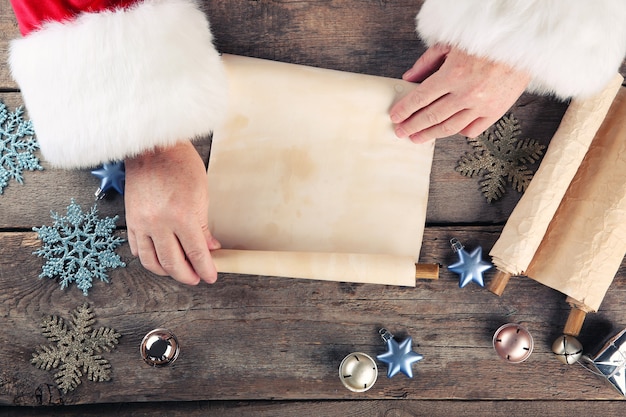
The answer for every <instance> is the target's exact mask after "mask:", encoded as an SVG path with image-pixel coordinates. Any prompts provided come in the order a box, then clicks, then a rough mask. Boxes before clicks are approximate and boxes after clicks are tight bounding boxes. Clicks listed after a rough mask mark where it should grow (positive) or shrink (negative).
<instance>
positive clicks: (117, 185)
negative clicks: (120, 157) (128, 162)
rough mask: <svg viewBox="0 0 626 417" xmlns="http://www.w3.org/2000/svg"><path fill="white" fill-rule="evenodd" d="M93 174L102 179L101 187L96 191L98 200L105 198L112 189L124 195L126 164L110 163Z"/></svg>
mask: <svg viewBox="0 0 626 417" xmlns="http://www.w3.org/2000/svg"><path fill="white" fill-rule="evenodd" d="M91 173H92V174H93V175H94V176H96V177H97V178H100V187H99V188H98V190H96V199H98V200H100V199H102V198H104V197H105V196H106V194H107V192H108V191H109V190H110V189H113V190H115V191H117V192H118V193H119V194H120V195H124V181H125V180H126V173H125V171H124V162H120V161H118V162H108V163H105V164H103V165H102V167H101V168H99V169H95V170H93V171H91Z"/></svg>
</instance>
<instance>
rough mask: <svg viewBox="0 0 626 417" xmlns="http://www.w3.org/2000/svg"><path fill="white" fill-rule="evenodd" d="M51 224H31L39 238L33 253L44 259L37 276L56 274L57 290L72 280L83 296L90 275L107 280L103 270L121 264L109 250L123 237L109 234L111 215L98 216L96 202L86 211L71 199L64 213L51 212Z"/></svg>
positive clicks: (89, 281)
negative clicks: (58, 282)
mask: <svg viewBox="0 0 626 417" xmlns="http://www.w3.org/2000/svg"><path fill="white" fill-rule="evenodd" d="M51 214H52V218H53V219H54V224H53V225H52V226H41V227H39V228H37V227H33V230H34V231H35V232H37V234H38V238H39V239H41V242H42V247H41V249H39V250H37V251H35V252H33V253H34V254H36V255H38V256H42V257H44V258H45V259H46V263H45V264H44V266H43V268H42V273H41V274H40V275H39V278H43V277H48V278H55V277H58V278H59V279H60V281H61V289H65V288H66V287H67V286H68V285H69V284H71V283H72V282H76V285H77V287H78V288H79V289H80V290H82V291H83V294H84V295H87V293H88V290H89V288H91V284H92V281H93V279H94V278H98V279H100V280H101V281H104V282H109V280H108V277H107V273H106V271H107V269H108V268H110V269H114V268H118V267H124V266H126V264H125V263H124V262H122V260H121V259H120V256H119V255H118V254H116V253H115V252H114V251H113V250H114V249H115V248H117V247H118V246H119V245H121V244H122V242H124V239H122V238H120V237H115V236H113V230H114V229H115V221H116V220H117V218H118V216H115V217H114V218H109V217H107V218H105V219H99V218H98V210H97V208H96V205H94V206H93V207H92V208H91V211H90V212H88V213H83V211H82V209H81V207H80V206H79V205H78V204H76V203H75V202H74V200H72V202H71V204H70V205H69V206H68V207H67V215H66V216H60V215H58V214H57V213H55V212H51Z"/></svg>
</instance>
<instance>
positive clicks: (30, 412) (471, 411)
mask: <svg viewBox="0 0 626 417" xmlns="http://www.w3.org/2000/svg"><path fill="white" fill-rule="evenodd" d="M2 411H3V412H4V414H3V415H5V416H6V417H18V416H19V417H39V416H46V417H74V416H76V417H92V416H102V415H115V416H118V417H151V416H155V417H161V416H163V415H164V414H165V413H167V416H169V417H204V416H214V415H215V416H220V417H294V416H298V417H319V416H325V417H332V416H343V417H363V416H372V417H373V416H379V417H450V416H454V417H476V416H489V417H511V416H525V417H571V416H576V415H580V414H581V413H588V414H585V415H589V416H591V415H593V416H603V417H621V416H623V412H624V402H623V401H474V402H467V401H428V400H404V401H380V400H364V401H301V402H300V401H298V402H287V401H275V402H260V401H206V402H196V401H193V402H176V403H172V402H170V403H148V404H137V403H135V404H106V405H101V406H98V407H97V408H96V407H91V406H73V407H58V408H52V407H40V408H29V409H24V408H23V407H9V408H5V409H4V410H2Z"/></svg>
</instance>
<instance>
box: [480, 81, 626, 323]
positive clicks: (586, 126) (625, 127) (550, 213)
mask: <svg viewBox="0 0 626 417" xmlns="http://www.w3.org/2000/svg"><path fill="white" fill-rule="evenodd" d="M622 81H623V78H622V77H621V76H619V75H616V77H615V78H614V79H613V81H612V82H611V83H610V84H609V85H607V87H606V88H605V90H604V91H603V92H601V93H600V94H598V95H597V96H596V97H591V98H588V99H585V100H574V101H573V102H572V103H571V104H570V107H569V108H568V110H567V112H566V113H565V116H564V117H563V120H562V122H561V125H560V127H559V129H558V131H557V132H556V133H555V135H554V137H553V139H552V141H551V142H550V146H549V148H548V152H547V153H546V156H545V157H544V159H543V161H542V162H541V166H540V167H539V170H538V171H537V173H536V174H535V177H534V178H533V180H532V182H531V184H530V186H529V187H528V189H527V190H526V192H525V194H524V196H522V199H521V200H520V202H519V203H518V205H517V206H516V207H515V210H514V211H513V213H512V214H511V216H510V217H509V220H508V221H507V224H506V226H505V228H504V230H503V231H502V234H501V236H500V239H499V240H498V241H497V242H496V244H495V245H494V247H493V248H492V250H491V252H490V254H491V256H492V257H493V260H494V264H496V266H497V267H498V269H500V270H501V271H504V272H507V273H509V274H512V275H518V274H524V275H527V276H528V277H530V278H532V279H535V280H536V281H538V282H540V283H542V284H544V285H547V286H549V287H551V288H554V289H556V290H558V291H560V292H562V293H564V294H566V295H567V296H568V297H570V302H572V303H573V304H574V305H575V306H576V307H578V308H580V309H581V310H583V311H586V312H592V311H597V310H598V308H599V306H600V304H601V302H602V299H603V298H604V295H605V294H606V291H607V290H608V288H609V285H610V284H611V282H612V281H613V278H614V276H615V274H616V272H617V269H618V268H619V266H620V265H621V263H622V260H623V258H624V254H625V253H626V124H625V121H626V89H625V88H624V87H621V83H622Z"/></svg>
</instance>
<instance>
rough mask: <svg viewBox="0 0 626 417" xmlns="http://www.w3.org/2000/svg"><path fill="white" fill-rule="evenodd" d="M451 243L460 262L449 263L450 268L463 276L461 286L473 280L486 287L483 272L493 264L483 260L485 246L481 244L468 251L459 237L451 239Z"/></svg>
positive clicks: (460, 281)
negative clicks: (470, 251)
mask: <svg viewBox="0 0 626 417" xmlns="http://www.w3.org/2000/svg"><path fill="white" fill-rule="evenodd" d="M450 244H451V245H452V249H453V250H454V252H456V253H457V254H458V255H459V262H457V263H455V264H452V265H449V266H448V269H449V270H450V271H452V272H455V273H457V274H459V275H460V276H461V278H460V280H459V287H461V288H463V287H465V286H466V285H467V284H469V283H470V282H472V281H474V282H475V283H476V284H478V285H480V286H481V287H484V286H485V283H484V281H483V272H485V271H486V270H488V269H490V268H491V267H492V266H493V265H492V264H491V263H489V262H485V261H483V260H482V256H483V248H481V247H480V246H479V247H477V248H476V249H474V251H473V252H472V253H467V252H466V251H465V249H464V247H463V245H462V244H461V242H459V240H458V239H456V238H453V239H450Z"/></svg>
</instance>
